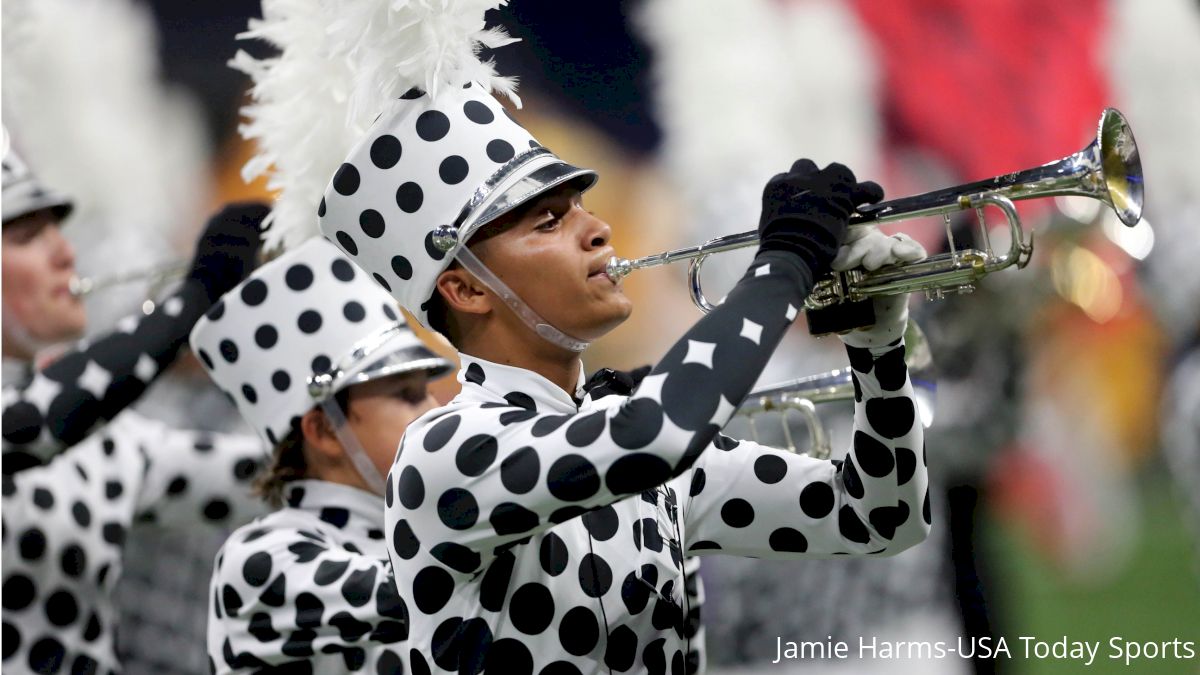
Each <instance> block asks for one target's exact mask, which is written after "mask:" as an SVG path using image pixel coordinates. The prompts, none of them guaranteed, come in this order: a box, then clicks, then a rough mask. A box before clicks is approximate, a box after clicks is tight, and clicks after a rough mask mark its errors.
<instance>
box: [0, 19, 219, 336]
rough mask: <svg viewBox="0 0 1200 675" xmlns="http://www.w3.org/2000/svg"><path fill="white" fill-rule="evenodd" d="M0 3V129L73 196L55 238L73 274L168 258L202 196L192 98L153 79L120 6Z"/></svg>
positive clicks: (146, 35)
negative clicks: (65, 223)
mask: <svg viewBox="0 0 1200 675" xmlns="http://www.w3.org/2000/svg"><path fill="white" fill-rule="evenodd" d="M2 7H3V82H4V99H3V100H4V103H3V107H4V123H5V125H6V126H7V127H8V130H9V131H10V132H11V133H12V136H13V139H14V142H15V144H16V145H17V146H18V147H20V148H21V150H22V152H23V153H24V155H25V158H26V159H27V160H28V161H29V163H30V165H31V166H32V167H33V168H34V169H35V170H36V171H37V173H38V175H39V177H40V178H41V179H42V180H43V181H44V182H45V183H47V184H48V185H50V186H52V187H54V188H55V189H56V190H58V191H60V192H62V193H64V194H66V195H68V196H70V197H71V198H72V199H74V200H75V203H76V210H75V214H74V215H73V216H72V217H71V223H73V224H72V225H71V226H70V227H68V228H67V229H66V230H65V233H66V235H67V236H68V237H69V238H70V239H71V240H72V241H73V242H74V243H75V245H76V249H77V250H78V251H79V267H80V270H81V272H83V273H85V274H88V273H95V272H101V273H111V272H115V271H118V270H122V269H126V268H129V267H142V266H147V265H149V264H152V263H157V262H162V261H164V260H166V259H168V258H169V257H173V256H174V255H177V254H178V253H177V252H175V251H173V244H174V243H176V241H175V240H176V239H178V238H182V235H183V234H185V233H186V235H187V236H186V240H187V241H189V242H190V239H191V231H192V228H194V227H195V225H196V222H197V221H198V220H199V219H200V217H201V216H202V213H201V210H202V209H203V207H204V205H205V203H206V202H207V200H208V193H207V187H208V184H209V183H208V181H209V169H208V166H209V156H208V152H209V151H208V148H207V141H206V138H205V133H204V129H203V121H202V119H201V116H200V113H199V111H198V110H197V108H196V106H195V105H194V101H192V100H191V99H190V97H189V96H187V95H186V94H185V93H184V92H183V91H182V90H181V89H179V88H175V87H172V86H168V85H167V84H166V83H165V82H164V81H163V79H162V74H161V67H160V64H159V59H158V41H159V40H158V34H157V31H156V28H155V25H154V21H153V17H152V15H151V14H150V12H149V10H148V9H147V8H146V7H145V6H144V5H143V4H141V3H136V2H133V1H132V0H4V2H3V5H2ZM144 293H145V289H144V288H136V287H134V286H133V285H130V286H127V287H123V288H121V289H114V290H113V291H106V292H105V293H104V294H103V296H104V297H103V298H102V299H101V298H99V297H97V298H96V299H92V300H89V310H91V311H92V312H93V314H97V316H94V317H93V318H94V319H96V320H95V321H93V324H95V325H103V324H104V318H105V316H106V315H107V314H108V311H109V310H111V311H112V312H114V313H116V312H119V313H122V314H123V313H124V312H125V311H127V310H128V303H129V302H140V300H141V299H142V298H143V297H144ZM98 301H100V302H102V305H101V306H96V305H95V303H96V302H98ZM122 303H125V304H122ZM97 310H99V311H97Z"/></svg>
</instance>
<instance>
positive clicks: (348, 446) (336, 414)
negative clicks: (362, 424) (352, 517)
mask: <svg viewBox="0 0 1200 675" xmlns="http://www.w3.org/2000/svg"><path fill="white" fill-rule="evenodd" d="M320 405H321V410H323V411H325V416H326V417H328V418H329V421H330V422H332V423H333V433H334V434H335V435H336V436H337V438H338V440H339V441H341V443H342V448H343V449H345V451H346V456H347V457H349V458H350V463H351V464H353V465H354V468H355V469H357V470H358V475H359V476H362V479H363V481H364V482H365V483H366V484H367V487H368V488H370V490H371V492H374V493H375V494H377V495H379V496H381V497H382V496H383V494H384V490H385V487H384V480H383V476H382V475H380V474H379V469H377V468H375V463H374V462H372V461H371V458H370V457H368V456H367V451H366V450H363V447H362V444H361V443H359V442H358V439H357V438H355V436H354V432H353V431H350V424H349V422H347V421H346V415H345V413H343V412H342V409H341V407H339V406H338V404H337V399H336V398H334V397H333V396H332V395H330V396H327V397H325V398H324V399H322V401H321V404H320Z"/></svg>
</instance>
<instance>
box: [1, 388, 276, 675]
mask: <svg viewBox="0 0 1200 675" xmlns="http://www.w3.org/2000/svg"><path fill="white" fill-rule="evenodd" d="M261 458H262V451H261V446H260V442H259V441H258V439H254V438H246V437H242V438H236V437H228V436H224V435H216V434H203V435H201V434H196V433H192V432H186V431H180V430H176V429H172V428H170V427H167V426H165V425H163V424H161V423H159V422H156V421H152V420H149V419H146V418H143V417H141V416H139V415H137V414H136V413H135V412H130V411H126V412H124V413H121V414H120V415H118V416H117V417H116V418H115V419H114V420H113V421H112V422H111V423H109V424H108V425H107V426H106V427H105V428H104V430H103V431H102V432H101V433H99V434H95V435H92V436H91V437H89V438H88V439H86V440H85V441H83V442H81V443H77V444H75V445H74V446H72V447H70V448H69V449H66V450H65V451H64V452H63V454H62V461H57V462H53V463H50V464H46V465H43V466H33V467H30V468H27V469H25V470H23V471H20V472H17V473H16V474H14V475H12V476H5V491H4V498H3V506H2V509H3V513H4V520H5V537H4V544H3V546H4V554H3V559H4V569H3V573H4V574H3V606H4V616H5V620H6V623H5V629H4V640H5V659H6V660H5V667H4V669H5V671H6V672H7V671H8V670H9V669H10V666H11V667H17V665H16V664H34V667H35V668H39V669H43V668H44V669H47V672H51V671H54V670H55V669H56V668H57V669H58V670H57V672H94V671H98V672H105V671H117V670H119V669H120V667H121V666H120V664H119V663H118V662H117V659H116V652H115V649H114V633H113V631H114V628H115V626H114V625H113V621H112V617H114V612H115V608H114V606H113V599H112V597H111V593H112V591H113V589H114V588H115V586H116V584H117V583H118V580H119V571H120V569H121V564H120V562H121V559H122V557H123V554H124V545H125V542H126V539H127V533H128V532H129V531H130V529H131V527H132V525H133V523H134V522H135V521H136V520H153V521H154V522H156V523H158V524H159V525H160V526H163V527H172V528H175V527H185V528H186V527H195V526H196V525H198V524H199V523H200V522H202V521H204V520H209V519H210V518H209V514H208V513H207V512H206V510H205V507H206V505H207V504H208V503H209V502H211V501H212V500H214V499H224V498H229V497H230V496H231V494H232V493H234V492H243V493H244V491H245V490H247V488H248V487H249V481H250V479H251V478H252V474H253V472H247V471H245V470H243V469H242V468H241V467H244V466H247V465H249V466H257V462H258V461H260V460H261ZM248 507H249V508H254V505H253V504H252V503H250V502H249V500H246V499H243V500H241V501H239V502H237V503H236V504H231V505H230V506H229V507H227V508H226V513H225V514H224V515H225V516H226V517H237V518H241V519H244V518H245V517H246V516H247V513H246V509H247V508H248ZM259 562H260V561H259V560H258V559H255V560H254V561H247V564H246V565H245V566H244V569H243V568H242V567H239V568H238V570H237V574H238V575H239V577H242V576H243V575H244V578H245V579H249V580H254V579H256V578H257V576H256V575H258V574H260V573H261V572H262V570H261V568H260V567H259ZM239 599H244V595H242V594H240V593H239V594H238V598H236V599H235V598H234V594H233V593H230V594H228V600H229V603H228V604H229V605H230V606H232V607H235V611H236V609H237V608H240V605H238V600H239ZM72 669H75V670H72ZM79 669H82V670H79Z"/></svg>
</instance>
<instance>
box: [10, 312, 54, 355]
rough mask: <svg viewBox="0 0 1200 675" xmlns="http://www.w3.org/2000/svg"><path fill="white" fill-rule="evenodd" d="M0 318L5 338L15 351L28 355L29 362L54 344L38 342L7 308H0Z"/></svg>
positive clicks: (43, 341)
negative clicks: (15, 348) (9, 341)
mask: <svg viewBox="0 0 1200 675" xmlns="http://www.w3.org/2000/svg"><path fill="white" fill-rule="evenodd" d="M0 316H2V317H3V320H4V328H5V330H4V333H5V336H6V337H7V338H8V339H10V340H12V341H13V343H14V345H15V346H16V347H17V349H20V350H21V351H22V352H24V353H26V354H28V355H29V360H30V361H33V359H34V358H35V357H36V356H37V354H38V352H40V351H42V350H43V349H45V348H47V347H49V346H50V345H52V344H54V343H52V342H49V341H46V340H39V339H37V338H35V337H34V336H33V334H32V333H30V332H29V330H28V329H26V328H25V326H23V325H22V324H21V322H20V321H17V319H16V317H15V316H14V314H13V313H12V312H10V311H9V310H8V307H7V306H4V307H3V308H0Z"/></svg>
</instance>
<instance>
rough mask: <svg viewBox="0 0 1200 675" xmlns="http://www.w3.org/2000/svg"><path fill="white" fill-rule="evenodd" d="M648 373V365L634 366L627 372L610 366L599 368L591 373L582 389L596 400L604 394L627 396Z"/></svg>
mask: <svg viewBox="0 0 1200 675" xmlns="http://www.w3.org/2000/svg"><path fill="white" fill-rule="evenodd" d="M649 374H650V366H642V367H640V368H634V369H633V370H631V371H629V372H625V371H623V370H613V369H612V368H601V369H600V370H597V371H596V372H594V373H592V376H591V377H589V378H588V380H587V382H584V383H583V391H584V392H586V393H588V394H591V395H592V400H593V401H596V400H599V399H602V398H604V397H605V396H611V395H614V394H615V395H618V396H628V395H630V394H632V393H633V390H634V389H637V387H638V385H639V384H641V383H642V379H644V378H645V377H646V376H647V375H649Z"/></svg>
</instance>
